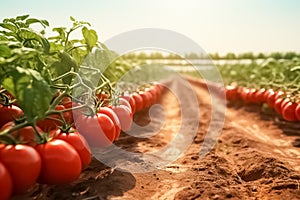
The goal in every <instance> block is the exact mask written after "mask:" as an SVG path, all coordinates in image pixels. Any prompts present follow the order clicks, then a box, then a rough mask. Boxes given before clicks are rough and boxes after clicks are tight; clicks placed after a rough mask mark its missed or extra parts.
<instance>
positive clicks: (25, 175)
mask: <svg viewBox="0 0 300 200" xmlns="http://www.w3.org/2000/svg"><path fill="white" fill-rule="evenodd" d="M0 160H1V162H2V163H3V164H4V165H5V167H6V169H7V170H8V171H9V173H10V175H11V178H12V181H13V193H14V194H22V193H25V192H27V191H28V190H29V189H30V188H31V187H33V186H34V185H35V184H36V181H37V179H38V177H39V174H40V171H41V165H42V163H41V157H40V155H39V154H38V152H37V151H36V150H35V149H34V148H33V147H31V146H27V145H22V144H18V145H7V146H6V147H5V148H3V149H2V151H1V152H0Z"/></svg>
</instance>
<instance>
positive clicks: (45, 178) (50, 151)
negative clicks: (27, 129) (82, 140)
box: [36, 139, 82, 185]
mask: <svg viewBox="0 0 300 200" xmlns="http://www.w3.org/2000/svg"><path fill="white" fill-rule="evenodd" d="M36 150H37V151H38V152H39V154H40V156H41V160H42V170H41V173H40V177H39V180H38V181H39V182H40V183H44V184H50V185H53V184H55V185H59V184H67V183H71V182H73V181H75V180H77V179H78V178H79V176H80V173H81V169H82V166H81V160H80V156H79V155H78V153H77V151H76V150H75V149H74V147H73V146H72V145H70V144H69V143H67V142H65V141H63V140H60V139H53V140H51V141H49V142H47V143H45V144H40V145H37V146H36Z"/></svg>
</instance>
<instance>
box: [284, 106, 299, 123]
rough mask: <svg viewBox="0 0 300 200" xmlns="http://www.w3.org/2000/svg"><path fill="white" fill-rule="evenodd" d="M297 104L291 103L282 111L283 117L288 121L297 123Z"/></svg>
mask: <svg viewBox="0 0 300 200" xmlns="http://www.w3.org/2000/svg"><path fill="white" fill-rule="evenodd" d="M296 107H297V103H293V102H289V103H287V104H286V105H285V106H284V107H283V109H282V117H283V119H285V120H286V121H291V122H293V121H297V117H296Z"/></svg>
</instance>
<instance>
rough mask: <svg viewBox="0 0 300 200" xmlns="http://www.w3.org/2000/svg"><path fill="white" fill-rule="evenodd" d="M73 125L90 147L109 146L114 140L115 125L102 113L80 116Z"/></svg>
mask: <svg viewBox="0 0 300 200" xmlns="http://www.w3.org/2000/svg"><path fill="white" fill-rule="evenodd" d="M124 107H125V106H124ZM127 109H128V108H127ZM75 124H76V128H77V130H78V132H79V133H80V134H81V135H83V137H84V138H85V139H86V141H87V142H88V144H89V145H90V147H98V148H101V147H105V146H110V145H111V144H112V142H113V141H114V139H115V136H116V128H115V125H114V123H113V121H112V120H111V119H110V118H109V117H108V116H107V115H104V114H102V113H96V114H95V115H93V116H85V115H80V116H78V118H77V119H76V121H75Z"/></svg>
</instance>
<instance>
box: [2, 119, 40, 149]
mask: <svg viewBox="0 0 300 200" xmlns="http://www.w3.org/2000/svg"><path fill="white" fill-rule="evenodd" d="M15 125H16V124H15V122H8V123H6V124H4V126H2V128H1V129H0V131H4V130H5V129H11V128H12V127H14V126H15ZM36 129H37V131H38V132H39V133H40V134H42V133H43V131H42V129H40V127H36ZM11 135H13V136H14V137H15V138H16V139H18V141H19V142H20V143H22V144H27V145H30V146H35V145H36V134H35V131H34V129H33V128H32V126H26V127H24V128H21V129H18V130H16V131H14V132H12V133H11Z"/></svg>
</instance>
